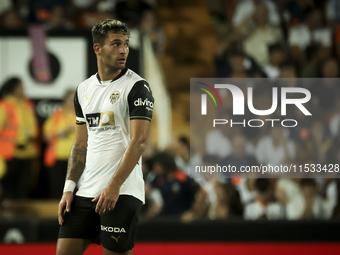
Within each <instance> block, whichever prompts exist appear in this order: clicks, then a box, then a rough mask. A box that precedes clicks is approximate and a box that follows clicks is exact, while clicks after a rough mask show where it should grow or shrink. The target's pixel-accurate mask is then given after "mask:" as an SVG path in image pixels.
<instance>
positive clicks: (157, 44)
mask: <svg viewBox="0 0 340 255" xmlns="http://www.w3.org/2000/svg"><path fill="white" fill-rule="evenodd" d="M140 28H141V30H142V32H143V33H145V34H147V35H148V36H149V37H150V39H151V42H152V47H153V49H154V51H155V52H156V53H157V54H158V55H162V54H163V52H164V47H165V34H164V32H163V30H162V28H161V27H159V26H158V24H157V17H156V14H155V12H154V11H151V10H147V11H145V12H144V13H143V16H142V20H141V25H140Z"/></svg>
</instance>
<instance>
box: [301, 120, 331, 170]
mask: <svg viewBox="0 0 340 255" xmlns="http://www.w3.org/2000/svg"><path fill="white" fill-rule="evenodd" d="M331 146H332V139H331V138H330V135H329V131H328V130H327V126H326V125H325V123H324V121H323V120H322V119H315V120H314V121H313V122H312V125H311V128H310V135H309V138H308V139H307V140H306V141H305V142H304V143H303V144H301V146H300V147H299V148H298V158H299V161H300V162H301V163H315V164H326V163H327V155H328V151H329V149H330V148H331Z"/></svg>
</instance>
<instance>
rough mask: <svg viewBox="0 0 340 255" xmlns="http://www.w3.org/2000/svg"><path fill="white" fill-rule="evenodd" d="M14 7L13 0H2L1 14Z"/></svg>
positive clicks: (0, 5)
mask: <svg viewBox="0 0 340 255" xmlns="http://www.w3.org/2000/svg"><path fill="white" fill-rule="evenodd" d="M12 7H13V3H12V0H2V1H0V15H1V14H2V13H3V12H5V11H7V10H8V9H10V8H12Z"/></svg>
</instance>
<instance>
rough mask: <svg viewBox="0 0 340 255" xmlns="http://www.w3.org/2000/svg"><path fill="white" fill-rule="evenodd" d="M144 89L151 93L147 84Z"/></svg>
mask: <svg viewBox="0 0 340 255" xmlns="http://www.w3.org/2000/svg"><path fill="white" fill-rule="evenodd" d="M144 87H145V88H146V89H147V90H148V91H149V92H150V89H149V87H148V86H147V85H146V84H144Z"/></svg>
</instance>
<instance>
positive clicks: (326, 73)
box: [321, 58, 339, 78]
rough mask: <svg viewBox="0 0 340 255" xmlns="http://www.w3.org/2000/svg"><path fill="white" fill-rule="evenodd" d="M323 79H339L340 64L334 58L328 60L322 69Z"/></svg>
mask: <svg viewBox="0 0 340 255" xmlns="http://www.w3.org/2000/svg"><path fill="white" fill-rule="evenodd" d="M321 75H322V76H321V77H322V78H339V64H338V61H337V60H336V59H334V58H331V59H327V60H325V61H324V62H323V65H322V67H321Z"/></svg>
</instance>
